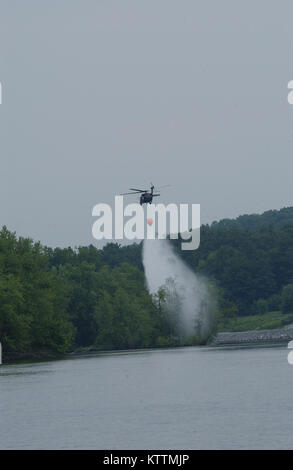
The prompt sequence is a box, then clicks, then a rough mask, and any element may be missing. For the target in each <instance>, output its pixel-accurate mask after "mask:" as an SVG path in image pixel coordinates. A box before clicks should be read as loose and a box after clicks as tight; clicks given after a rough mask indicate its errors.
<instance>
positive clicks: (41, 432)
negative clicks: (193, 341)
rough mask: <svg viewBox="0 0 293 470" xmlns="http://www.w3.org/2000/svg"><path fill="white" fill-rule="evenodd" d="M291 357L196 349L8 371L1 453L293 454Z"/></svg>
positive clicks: (0, 387)
mask: <svg viewBox="0 0 293 470" xmlns="http://www.w3.org/2000/svg"><path fill="white" fill-rule="evenodd" d="M287 355H288V350H287V349H286V347H285V346H278V347H271V348H268V347H255V348H252V347H250V348H209V347H202V348H196V347H189V348H179V349H164V350H144V351H131V352H115V353H113V352H112V353H100V354H92V355H85V356H75V357H71V358H68V359H64V360H58V361H48V362H34V363H23V364H7V365H5V364H4V365H2V366H1V367H0V423H1V426H0V448H1V449H113V450H115V449H288V448H292V447H293V430H292V412H293V393H292V392H293V366H291V365H289V364H288V361H287Z"/></svg>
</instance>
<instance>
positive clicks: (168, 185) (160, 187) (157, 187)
mask: <svg viewBox="0 0 293 470" xmlns="http://www.w3.org/2000/svg"><path fill="white" fill-rule="evenodd" d="M170 186H171V184H164V186H155V188H156V189H158V190H159V191H160V190H161V189H162V188H168V187H170Z"/></svg>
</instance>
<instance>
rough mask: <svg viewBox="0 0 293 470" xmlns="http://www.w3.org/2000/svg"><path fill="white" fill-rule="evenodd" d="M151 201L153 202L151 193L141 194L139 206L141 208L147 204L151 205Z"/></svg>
mask: <svg viewBox="0 0 293 470" xmlns="http://www.w3.org/2000/svg"><path fill="white" fill-rule="evenodd" d="M152 200H153V195H152V194H151V193H143V194H142V195H141V196H140V199H139V202H140V205H141V206H142V205H143V204H147V203H149V204H151V203H152Z"/></svg>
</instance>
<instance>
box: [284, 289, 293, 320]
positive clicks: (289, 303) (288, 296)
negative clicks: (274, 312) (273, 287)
mask: <svg viewBox="0 0 293 470" xmlns="http://www.w3.org/2000/svg"><path fill="white" fill-rule="evenodd" d="M281 311H282V313H293V284H288V285H287V286H284V287H283V289H282V296H281Z"/></svg>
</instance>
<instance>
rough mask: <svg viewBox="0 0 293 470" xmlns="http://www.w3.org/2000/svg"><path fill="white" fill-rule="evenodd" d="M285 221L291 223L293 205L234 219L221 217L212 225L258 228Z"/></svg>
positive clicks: (292, 221)
mask: <svg viewBox="0 0 293 470" xmlns="http://www.w3.org/2000/svg"><path fill="white" fill-rule="evenodd" d="M287 223H293V207H284V208H283V209H280V210H269V211H266V212H264V213H263V214H250V215H248V214H245V215H240V216H239V217H237V218H236V219H222V220H220V221H219V222H213V223H212V227H214V226H219V227H227V228H232V227H238V228H243V229H245V230H250V231H254V230H258V229H260V228H262V227H264V226H269V225H271V226H273V227H281V226H283V225H285V224H287Z"/></svg>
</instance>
